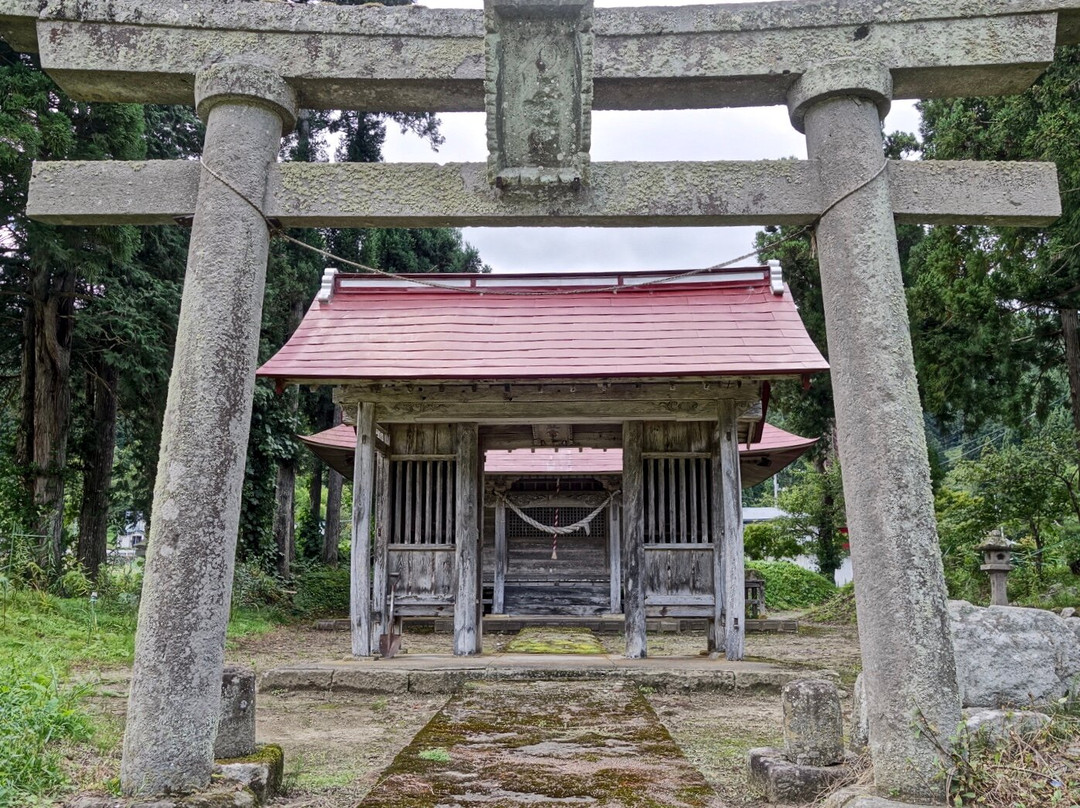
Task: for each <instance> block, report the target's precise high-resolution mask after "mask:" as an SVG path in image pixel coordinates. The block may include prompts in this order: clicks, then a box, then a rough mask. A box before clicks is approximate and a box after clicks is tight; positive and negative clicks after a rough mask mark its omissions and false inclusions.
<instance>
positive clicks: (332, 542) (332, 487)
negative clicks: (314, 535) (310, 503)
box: [322, 468, 345, 565]
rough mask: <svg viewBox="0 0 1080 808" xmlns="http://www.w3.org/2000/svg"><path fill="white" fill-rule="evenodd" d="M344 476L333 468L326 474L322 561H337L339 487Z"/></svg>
mask: <svg viewBox="0 0 1080 808" xmlns="http://www.w3.org/2000/svg"><path fill="white" fill-rule="evenodd" d="M344 483H345V478H344V477H342V476H341V475H340V474H338V473H337V472H336V471H334V470H333V469H329V468H328V469H327V474H326V525H325V527H324V528H323V546H322V562H323V563H324V564H331V565H336V564H337V563H338V544H339V543H340V542H341V489H342V486H343V485H344Z"/></svg>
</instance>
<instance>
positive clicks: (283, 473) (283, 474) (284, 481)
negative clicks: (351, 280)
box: [273, 301, 304, 578]
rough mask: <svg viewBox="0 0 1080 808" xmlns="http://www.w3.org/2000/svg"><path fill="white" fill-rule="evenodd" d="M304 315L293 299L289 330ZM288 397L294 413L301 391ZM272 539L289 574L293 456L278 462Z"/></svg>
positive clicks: (280, 570)
mask: <svg viewBox="0 0 1080 808" xmlns="http://www.w3.org/2000/svg"><path fill="white" fill-rule="evenodd" d="M303 316H304V309H303V304H302V303H301V302H300V301H296V302H294V303H293V307H292V318H291V322H290V324H289V333H290V334H291V333H292V332H293V331H295V330H296V327H297V326H298V325H299V324H300V320H301V318H302V317H303ZM285 395H286V396H288V399H289V412H290V413H291V414H292V415H293V416H294V417H295V416H296V411H297V409H298V408H299V406H300V391H299V390H297V389H296V387H291V388H290V389H289V390H288V392H286V393H285ZM274 503H275V508H274V528H273V532H274V543H275V544H276V545H277V551H278V573H279V574H280V575H281V577H282V578H287V577H289V574H290V573H291V572H292V565H293V562H294V561H295V560H296V457H295V456H293V457H290V458H289V459H288V460H285V461H282V462H281V463H278V469H277V483H276V484H275V489H274Z"/></svg>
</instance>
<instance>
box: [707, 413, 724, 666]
mask: <svg viewBox="0 0 1080 808" xmlns="http://www.w3.org/2000/svg"><path fill="white" fill-rule="evenodd" d="M721 416H722V413H721V412H717V420H716V421H715V422H714V424H713V431H712V440H711V441H710V443H711V446H710V450H711V453H712V456H711V461H710V464H709V465H710V475H709V476H710V479H709V481H708V490H709V511H710V518H709V541H710V543H711V544H712V551H713V552H712V579H713V609H712V615H711V617H712V620H711V621H710V623H709V637H708V648H709V653H718V652H721V651H723V650H724V649H725V648H726V646H727V630H726V628H725V623H724V604H725V600H724V593H725V587H724V580H725V578H726V574H725V572H726V571H725V562H726V560H727V559H726V558H725V557H724V494H723V491H724V475H723V472H722V468H723V462H724V458H723V454H722V452H721V449H720V445H721V443H722V442H723V431H722V424H721V421H720V417H721Z"/></svg>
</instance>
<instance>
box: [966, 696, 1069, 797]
mask: <svg viewBox="0 0 1080 808" xmlns="http://www.w3.org/2000/svg"><path fill="white" fill-rule="evenodd" d="M1078 740H1080V713H1078V711H1077V705H1076V704H1069V705H1063V706H1062V709H1061V710H1060V711H1057V712H1055V713H1054V714H1053V715H1052V716H1051V718H1050V722H1049V723H1048V724H1046V725H1045V726H1043V727H1042V728H1040V729H1038V730H1035V731H1017V730H1012V731H1009V732H1008V733H1006V734H1005V735H1004V737H999V738H993V737H990V736H987V735H986V734H972V733H967V732H963V733H961V734H960V737H959V738H958V739H956V740H954V742H953V745H952V747H951V749H950V750H949V758H950V759H951V763H952V766H951V768H950V771H949V773H948V775H947V778H946V782H947V787H948V793H949V804H950V805H952V806H956V808H963V807H964V806H982V807H983V808H1017V807H1019V808H1035V806H1040V808H1041V806H1061V807H1062V808H1067V806H1075V805H1078V804H1080V749H1078V748H1077V742H1078Z"/></svg>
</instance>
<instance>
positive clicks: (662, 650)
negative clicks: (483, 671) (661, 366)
mask: <svg viewBox="0 0 1080 808" xmlns="http://www.w3.org/2000/svg"><path fill="white" fill-rule="evenodd" d="M512 636H513V635H491V636H487V637H485V653H495V652H497V651H498V650H499V649H500V648H501V647H503V646H504V645H505V644H507V643H508V642H509V641H510V639H511V638H512ZM600 640H601V642H602V643H603V644H604V645H605V647H606V648H607V649H608V650H609V652H611V653H620V652H621V649H622V638H621V637H620V636H618V635H600ZM404 648H405V649H406V651H407V653H410V654H426V653H440V654H445V653H448V652H449V650H450V635H448V634H432V633H422V632H409V633H407V634H406V636H405V642H404ZM704 648H705V638H704V635H701V634H689V633H686V634H656V635H650V636H649V655H650V656H653V657H657V656H693V655H696V654H698V653H700V652H702V651H703V650H704ZM746 653H747V656H748V657H751V658H754V659H759V660H767V661H771V662H774V663H777V664H781V665H785V666H792V667H802V668H810V669H831V670H834V671H837V672H838V673H839V674H840V675H841V682H842V683H843V684H844V686H846V687H849V686H850V684H851V682H852V681H853V680H854V676H855V674H856V673H857V671H858V666H859V648H858V639H857V636H856V632H855V629H854V628H835V627H823V626H810V627H803V628H801V629H800V632H799V633H798V634H759V633H753V634H748V635H747V638H746ZM227 658H228V661H229V662H230V663H235V664H243V665H249V666H251V667H253V668H255V669H256V671H265V670H268V669H270V668H275V667H281V666H285V665H296V664H299V663H303V662H326V661H334V660H344V659H348V658H349V638H348V635H347V634H345V633H336V632H324V631H316V630H314V629H311V628H308V627H304V626H288V627H281V628H278V629H275V630H273V631H271V632H269V633H267V634H264V635H261V636H253V637H247V638H243V639H240V640H234V641H230V643H229V647H228V650H227ZM129 676H130V671H129V670H127V669H111V670H102V671H95V672H92V673H91V672H87V673H86V674H85V677H86V678H87V679H88V680H90V681H93V682H94V683H95V684H96V687H95V691H96V695H95V696H94V697H93V698H92V699H91V704H92V707H93V709H94V710H95V711H96V712H98V713H99V716H100V718H101V721H100V723H101V724H103V725H104V726H105V727H106V730H105V732H103V733H101V734H100V736H99V738H98V741H97V743H95V744H94V745H93V747H87V748H83V749H80V750H78V753H77V754H76V755H73V759H72V768H73V770H74V771H75V775H76V779H77V781H78V783H79V785H80V787H81V788H86V787H88V786H90V785H91V784H92V783H98V784H100V783H101V782H103V781H106V780H108V779H110V778H115V777H116V776H117V775H118V773H119V752H120V750H119V746H120V738H121V736H122V731H123V714H124V708H125V697H126V690H127V681H128V678H129ZM521 686H522V687H529V686H530V685H529V684H527V683H523V684H522V685H521ZM645 696H646V698H647V699H648V701H649V703H650V704H651V705H652V707H653V709H654V710H655V711H656V714H657V715H658V716H659V718H660V720H661V722H662V723H663V724H664V726H665V727H666V728H667V730H668V731H669V732H670V733H671V736H672V737H673V738H674V740H675V742H676V743H677V744H678V745H679V746H680V747H681V749H682V750H683V753H684V754H685V756H686V758H687V759H688V760H689V761H690V762H691V763H692V764H693V765H694V766H696V767H697V769H698V770H699V771H700V772H701V773H702V774H703V775H704V776H705V779H706V781H707V782H708V783H709V784H710V785H711V786H712V787H713V788H714V789H715V790H716V792H717V794H718V796H719V801H718V802H717V803H716V805H717V806H731V808H764V806H765V805H766V803H764V801H763V800H762V798H761V796H760V795H758V794H755V793H754V792H753V791H752V790H751V789H750V788H749V786H748V783H747V780H746V764H745V758H746V751H747V750H748V749H750V748H752V747H754V746H763V745H770V744H776V743H778V742H779V741H780V731H781V730H780V719H781V715H780V701H779V697H778V696H774V695H759V694H746V695H730V694H719V693H694V694H691V695H680V694H660V693H648V692H646V693H645ZM446 702H447V697H446V696H423V695H416V694H407V695H389V696H357V695H354V696H352V697H350V698H347V697H344V696H341V695H335V696H334V697H333V698H332V699H328V698H325V697H323V696H321V695H314V694H274V693H260V694H259V706H258V725H257V734H258V737H259V740H260V741H261V742H273V743H278V744H281V746H282V747H283V748H284V751H285V784H284V785H285V790H284V793H283V795H282V796H281V797H279V798H278V800H277V801H276V802H275V803H274V805H276V806H282V807H287V808H308V807H309V806H310V807H311V808H315V806H319V808H347V807H348V808H352V806H355V805H356V804H357V803H358V802H359V801H360V800H361V799H362V798H363V797H364V796H365V795H366V794H367V793H368V792H369V791H370V790H371V787H372V786H373V785H374V784H375V782H376V781H377V779H378V777H379V775H380V773H381V772H382V771H383V770H384V769H385V768H386V767H388V766H389V765H390V764H391V763H392V762H393V761H394V758H395V757H396V756H397V755H398V753H399V752H400V751H401V750H402V749H403V748H405V747H406V746H407V745H408V744H409V743H410V742H411V741H412V739H413V737H414V736H415V735H416V733H417V732H419V731H420V730H421V729H423V728H424V726H425V725H426V724H427V723H428V721H430V720H431V718H432V717H433V716H435V715H436V713H438V712H439V710H440V709H441V708H442V707H443V706H444V704H446Z"/></svg>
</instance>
